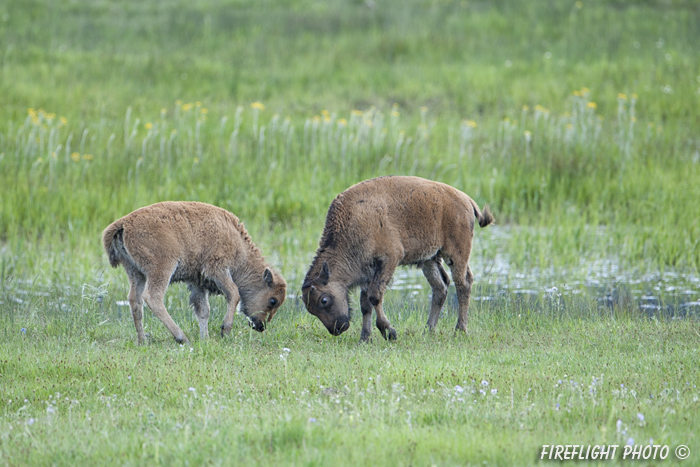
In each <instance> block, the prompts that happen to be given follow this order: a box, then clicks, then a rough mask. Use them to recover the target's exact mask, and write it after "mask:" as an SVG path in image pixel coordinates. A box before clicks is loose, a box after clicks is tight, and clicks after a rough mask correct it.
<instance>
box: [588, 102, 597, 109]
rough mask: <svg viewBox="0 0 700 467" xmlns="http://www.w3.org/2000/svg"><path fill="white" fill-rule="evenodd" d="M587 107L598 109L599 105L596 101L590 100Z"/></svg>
mask: <svg viewBox="0 0 700 467" xmlns="http://www.w3.org/2000/svg"><path fill="white" fill-rule="evenodd" d="M586 107H588V108H589V109H597V108H598V106H597V105H596V103H595V102H589V103H588V104H586Z"/></svg>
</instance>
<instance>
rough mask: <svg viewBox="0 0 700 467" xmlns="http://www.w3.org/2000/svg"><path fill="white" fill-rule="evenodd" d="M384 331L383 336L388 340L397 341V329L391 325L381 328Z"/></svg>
mask: <svg viewBox="0 0 700 467" xmlns="http://www.w3.org/2000/svg"><path fill="white" fill-rule="evenodd" d="M379 330H380V331H381V332H382V337H384V339H386V340H390V341H395V340H396V330H395V329H394V328H392V327H391V326H387V327H386V328H381V329H379Z"/></svg>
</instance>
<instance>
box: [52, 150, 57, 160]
mask: <svg viewBox="0 0 700 467" xmlns="http://www.w3.org/2000/svg"><path fill="white" fill-rule="evenodd" d="M51 158H52V159H56V151H54V152H52V153H51Z"/></svg>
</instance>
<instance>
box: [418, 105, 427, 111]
mask: <svg viewBox="0 0 700 467" xmlns="http://www.w3.org/2000/svg"><path fill="white" fill-rule="evenodd" d="M420 111H421V112H427V111H428V108H427V107H426V106H423V107H421V108H420Z"/></svg>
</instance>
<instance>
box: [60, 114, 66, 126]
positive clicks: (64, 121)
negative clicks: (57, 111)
mask: <svg viewBox="0 0 700 467" xmlns="http://www.w3.org/2000/svg"><path fill="white" fill-rule="evenodd" d="M59 120H60V121H61V123H62V124H63V125H68V119H67V118H66V117H64V116H63V115H61V118H59Z"/></svg>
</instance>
